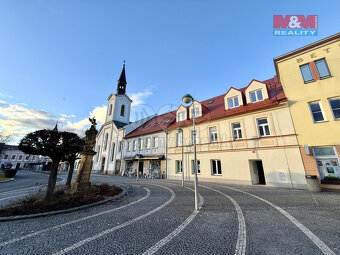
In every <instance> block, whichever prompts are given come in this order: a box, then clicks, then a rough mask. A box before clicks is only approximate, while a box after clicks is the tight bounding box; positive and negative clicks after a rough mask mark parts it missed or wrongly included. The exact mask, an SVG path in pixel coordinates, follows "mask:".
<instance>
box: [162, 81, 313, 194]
mask: <svg viewBox="0 0 340 255" xmlns="http://www.w3.org/2000/svg"><path fill="white" fill-rule="evenodd" d="M192 114H195V119H196V130H197V138H196V139H197V140H196V143H197V160H198V161H197V165H198V166H197V168H198V178H199V180H200V181H212V182H231V183H235V184H236V183H238V184H265V185H268V186H276V187H287V188H303V189H304V188H306V179H305V171H304V166H303V162H302V159H301V155H300V150H299V145H298V141H297V137H296V134H295V130H294V125H293V121H292V118H291V115H290V111H289V108H288V102H287V98H286V96H285V94H284V92H283V89H282V86H281V85H280V84H279V83H278V81H277V79H276V77H274V78H273V79H269V80H266V81H264V82H260V81H257V80H253V81H251V82H250V84H249V85H248V86H247V87H245V88H242V89H235V88H230V89H229V90H228V92H227V93H226V94H223V95H220V96H217V97H214V98H211V99H208V100H205V101H202V102H198V101H195V109H193V106H192V105H190V106H188V107H186V106H183V105H181V106H180V107H179V108H178V110H177V113H176V123H174V124H173V125H170V126H169V135H168V146H169V147H168V158H167V160H168V178H169V179H181V178H182V169H183V170H184V175H185V179H186V180H193V166H194V154H193V150H194V149H193V139H192V137H193V135H192V134H193V128H192ZM178 127H181V128H182V130H183V147H184V148H183V149H184V155H183V158H184V160H183V162H182V143H181V139H182V137H181V136H182V134H181V133H179V132H178V131H177V128H178ZM182 165H183V167H182Z"/></svg>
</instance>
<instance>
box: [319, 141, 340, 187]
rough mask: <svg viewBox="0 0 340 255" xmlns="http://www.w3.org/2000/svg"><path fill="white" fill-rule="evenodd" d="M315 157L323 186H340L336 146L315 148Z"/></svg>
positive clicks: (339, 169) (339, 168) (339, 167)
mask: <svg viewBox="0 0 340 255" xmlns="http://www.w3.org/2000/svg"><path fill="white" fill-rule="evenodd" d="M313 152H314V157H315V160H316V164H317V166H318V170H319V174H320V179H321V183H322V184H340V166H339V157H338V153H337V150H336V148H335V147H334V146H327V147H314V148H313Z"/></svg>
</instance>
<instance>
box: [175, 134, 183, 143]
mask: <svg viewBox="0 0 340 255" xmlns="http://www.w3.org/2000/svg"><path fill="white" fill-rule="evenodd" d="M182 137H183V136H182V132H180V133H177V134H176V146H182Z"/></svg>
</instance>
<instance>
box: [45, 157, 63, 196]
mask: <svg viewBox="0 0 340 255" xmlns="http://www.w3.org/2000/svg"><path fill="white" fill-rule="evenodd" d="M52 160H53V161H52V166H51V172H50V176H49V177H48V185H47V191H46V197H45V198H46V200H50V199H51V198H52V196H53V192H54V189H55V184H56V182H57V174H58V166H59V162H60V159H52Z"/></svg>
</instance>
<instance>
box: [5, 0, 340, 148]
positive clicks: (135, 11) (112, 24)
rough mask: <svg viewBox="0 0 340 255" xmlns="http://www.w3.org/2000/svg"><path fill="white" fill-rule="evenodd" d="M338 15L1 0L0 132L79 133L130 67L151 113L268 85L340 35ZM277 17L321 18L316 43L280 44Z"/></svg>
mask: <svg viewBox="0 0 340 255" xmlns="http://www.w3.org/2000/svg"><path fill="white" fill-rule="evenodd" d="M339 9H340V3H339V1H322V2H320V1H281V2H277V1H215V0H209V1H208V0H206V1H197V0H196V1H186V0H183V1H162V0H157V1H156V0H154V1H143V0H140V1H113V0H112V1H105V0H103V1H94V0H93V1H84V0H82V1H80V0H79V1H74V0H64V1H62V0H58V1H43V0H36V1H29V0H24V1H15V0H8V1H6V0H2V1H0V38H1V40H0V129H1V128H4V129H6V130H7V131H8V132H10V133H12V134H13V135H14V136H15V137H16V139H15V140H14V142H15V141H17V140H18V139H19V138H20V137H21V136H22V135H23V134H25V133H27V131H33V130H34V129H39V128H47V127H49V126H51V125H53V123H55V122H56V121H59V123H60V126H61V128H64V129H69V130H72V131H77V132H80V133H81V132H82V131H83V130H84V127H85V126H86V125H85V124H87V122H86V120H87V117H88V116H89V114H90V113H91V112H92V113H94V114H96V115H98V118H100V116H101V115H103V112H104V110H105V108H104V107H103V105H105V104H106V99H107V97H108V95H109V94H110V93H111V92H114V91H115V89H116V84H117V79H118V77H119V74H120V71H121V68H122V63H123V60H126V74H127V82H128V84H127V94H128V95H130V96H131V97H132V98H133V99H135V102H136V103H141V104H144V105H145V106H144V108H147V109H149V110H147V111H148V112H149V113H150V112H159V109H161V111H164V110H167V109H169V105H171V104H173V105H175V106H174V107H173V109H175V108H176V107H177V106H178V105H179V104H180V103H181V97H182V95H183V94H185V93H187V92H189V93H191V94H192V95H193V96H194V97H196V98H197V99H198V100H204V99H207V98H210V97H214V96H217V95H220V94H223V93H225V92H226V91H227V90H228V88H229V87H230V86H234V87H243V86H246V85H247V84H248V83H249V82H250V81H251V80H252V79H253V78H255V79H258V80H265V79H268V78H271V77H272V76H273V75H274V74H275V70H274V66H273V58H274V57H276V56H279V55H281V54H283V53H286V52H288V51H291V50H294V49H296V48H298V47H301V46H304V45H306V44H308V43H311V42H314V41H316V40H319V39H322V38H324V37H327V36H330V35H332V34H335V33H337V32H339ZM274 14H281V15H288V14H304V15H311V14H316V15H318V16H319V35H318V36H310V37H274V36H273V15H274ZM135 109H137V108H135ZM150 109H151V110H150ZM131 117H132V119H134V118H135V117H136V115H135V114H132V116H131ZM139 117H140V115H139Z"/></svg>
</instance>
